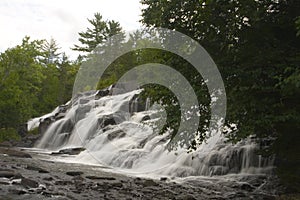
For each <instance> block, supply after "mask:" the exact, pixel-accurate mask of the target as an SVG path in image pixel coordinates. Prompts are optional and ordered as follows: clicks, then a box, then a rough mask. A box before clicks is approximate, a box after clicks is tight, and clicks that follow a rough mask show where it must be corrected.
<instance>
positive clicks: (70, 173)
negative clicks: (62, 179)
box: [66, 171, 83, 176]
mask: <svg viewBox="0 0 300 200" xmlns="http://www.w3.org/2000/svg"><path fill="white" fill-rule="evenodd" d="M66 174H67V175H69V176H80V175H82V174H83V172H80V171H71V172H66Z"/></svg>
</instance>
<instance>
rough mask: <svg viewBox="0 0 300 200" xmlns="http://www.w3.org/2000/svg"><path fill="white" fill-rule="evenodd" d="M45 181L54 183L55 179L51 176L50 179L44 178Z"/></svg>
mask: <svg viewBox="0 0 300 200" xmlns="http://www.w3.org/2000/svg"><path fill="white" fill-rule="evenodd" d="M43 180H45V181H53V180H54V178H52V177H51V176H49V177H45V178H43Z"/></svg>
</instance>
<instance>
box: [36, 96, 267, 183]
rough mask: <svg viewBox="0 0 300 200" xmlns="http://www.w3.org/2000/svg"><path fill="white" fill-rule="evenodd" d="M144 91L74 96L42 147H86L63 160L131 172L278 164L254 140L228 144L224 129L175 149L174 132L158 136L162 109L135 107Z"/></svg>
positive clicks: (214, 171) (224, 170)
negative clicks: (189, 148)
mask: <svg viewBox="0 0 300 200" xmlns="http://www.w3.org/2000/svg"><path fill="white" fill-rule="evenodd" d="M140 92H141V90H135V91H132V92H128V93H124V94H119V95H113V96H105V97H101V98H100V99H98V100H96V99H95V95H96V93H92V94H86V95H83V96H81V97H79V98H77V99H76V100H73V102H72V103H70V105H72V106H70V108H69V109H68V111H67V112H66V113H65V116H64V117H63V118H61V119H59V120H57V121H55V122H53V123H52V124H51V126H50V127H49V128H48V130H47V131H46V132H45V134H44V136H43V137H42V139H41V140H40V141H39V143H38V144H37V145H36V147H37V148H40V149H44V150H52V151H58V150H60V149H66V148H73V147H84V148H85V149H86V150H84V151H82V152H81V153H80V154H79V155H77V156H67V157H64V158H60V161H65V162H78V163H85V164H96V165H98V164H99V165H102V166H108V167H111V168H113V169H115V170H118V171H121V172H125V173H130V174H144V175H145V174H153V175H166V176H173V177H187V176H212V175H225V174H231V173H267V172H268V171H270V169H271V168H272V164H273V160H272V158H268V159H265V158H262V157H261V156H258V155H256V154H255V150H256V149H257V146H256V145H255V144H254V143H252V142H251V141H250V140H245V141H243V142H240V143H238V144H235V145H232V144H229V143H224V141H225V138H224V137H223V136H222V135H221V134H215V135H213V136H212V137H211V138H209V139H208V140H207V142H206V143H204V144H202V145H201V146H200V147H199V148H198V150H197V151H195V152H193V153H189V154H187V153H186V150H185V149H178V150H177V151H176V152H169V151H168V150H166V145H167V144H168V142H169V139H168V137H167V136H168V134H163V135H158V134H157V133H154V131H153V128H152V126H151V125H150V124H153V123H154V122H155V121H161V120H162V119H160V118H157V117H155V116H156V115H157V111H156V110H148V108H149V100H147V101H146V105H145V107H146V110H144V111H141V112H135V111H137V110H138V97H137V95H138V94H139V93H140ZM128 110H130V112H128ZM145 116H148V117H147V120H145V121H144V122H142V120H143V119H145ZM48 117H49V116H48ZM113 118H114V119H115V121H116V122H117V123H114V122H113V121H112V119H113Z"/></svg>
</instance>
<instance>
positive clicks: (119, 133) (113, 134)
mask: <svg viewBox="0 0 300 200" xmlns="http://www.w3.org/2000/svg"><path fill="white" fill-rule="evenodd" d="M125 135H126V133H125V132H123V131H122V130H116V131H114V132H111V133H109V134H108V135H107V139H108V140H114V139H115V138H122V137H125Z"/></svg>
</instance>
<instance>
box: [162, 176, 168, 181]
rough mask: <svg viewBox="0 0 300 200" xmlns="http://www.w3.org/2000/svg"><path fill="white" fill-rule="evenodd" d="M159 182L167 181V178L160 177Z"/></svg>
mask: <svg viewBox="0 0 300 200" xmlns="http://www.w3.org/2000/svg"><path fill="white" fill-rule="evenodd" d="M160 180H161V181H167V180H168V178H167V177H161V178H160Z"/></svg>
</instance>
